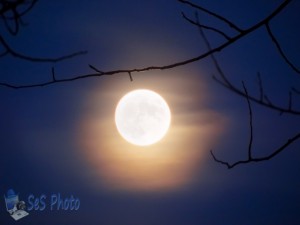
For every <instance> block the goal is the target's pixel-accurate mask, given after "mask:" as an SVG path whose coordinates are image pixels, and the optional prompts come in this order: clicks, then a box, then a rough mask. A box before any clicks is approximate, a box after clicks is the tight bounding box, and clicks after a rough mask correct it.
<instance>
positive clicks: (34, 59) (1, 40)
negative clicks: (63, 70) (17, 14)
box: [0, 35, 87, 63]
mask: <svg viewBox="0 0 300 225" xmlns="http://www.w3.org/2000/svg"><path fill="white" fill-rule="evenodd" d="M0 44H2V46H3V47H4V48H5V49H6V52H5V55H7V54H10V55H11V56H13V57H15V58H19V59H23V60H27V61H31V62H45V63H49V62H53V63H55V62H59V61H63V60H66V59H71V58H73V57H76V56H79V55H84V54H86V53H87V51H79V52H74V53H72V54H69V55H64V56H60V57H57V58H40V57H32V56H26V55H23V54H21V53H18V52H16V51H15V50H13V49H12V48H11V47H10V46H9V45H8V44H7V43H6V41H5V40H4V38H3V37H2V36H1V35H0Z"/></svg>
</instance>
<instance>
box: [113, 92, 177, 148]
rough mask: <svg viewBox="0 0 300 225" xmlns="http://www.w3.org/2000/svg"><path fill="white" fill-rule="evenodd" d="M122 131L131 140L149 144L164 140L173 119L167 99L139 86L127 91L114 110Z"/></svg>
mask: <svg viewBox="0 0 300 225" xmlns="http://www.w3.org/2000/svg"><path fill="white" fill-rule="evenodd" d="M115 122H116V126H117V130H118V131H119V133H120V135H121V136H122V137H123V138H124V139H125V140H126V141H128V142H129V143H131V144H134V145H140V146H146V145H151V144H154V143H156V142H158V141H159V140H161V139H162V138H163V137H164V136H165V135H166V133H167V131H168V129H169V126H170V123H171V112H170V109H169V106H168V104H167V103H166V101H165V100H164V99H163V98H162V97H161V96H160V95H159V94H157V93H156V92H154V91H150V90H146V89H140V90H134V91H131V92H129V93H127V94H126V95H124V96H123V97H122V98H121V100H120V101H119V103H118V105H117V107H116V111H115Z"/></svg>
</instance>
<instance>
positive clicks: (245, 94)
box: [195, 13, 300, 169]
mask: <svg viewBox="0 0 300 225" xmlns="http://www.w3.org/2000/svg"><path fill="white" fill-rule="evenodd" d="M195 17H196V18H195V24H196V25H197V27H198V28H199V32H200V35H201V37H202V38H203V40H204V43H205V44H206V46H207V48H208V50H211V44H210V42H209V40H208V38H207V37H206V35H205V33H204V31H203V28H204V27H203V26H202V25H201V23H200V22H199V17H198V14H197V13H196V14H195ZM210 56H211V59H212V61H213V64H214V65H215V67H216V69H217V71H218V73H219V74H220V77H221V79H222V80H220V79H217V78H216V77H215V76H214V79H215V80H216V81H218V82H219V83H220V84H222V85H223V86H225V87H226V88H228V89H229V90H231V91H233V92H234V93H236V94H239V95H241V96H243V97H244V98H246V100H247V104H248V111H249V127H250V136H249V144H248V157H247V159H246V160H239V161H236V162H234V163H232V164H231V163H229V162H227V161H223V160H220V159H218V158H217V157H216V156H215V154H214V153H213V151H212V150H211V151H210V153H211V155H212V157H213V159H214V161H216V162H217V163H220V164H223V165H226V166H227V168H228V169H232V168H234V167H236V166H238V165H240V164H248V163H253V162H261V161H267V160H270V159H272V158H273V157H275V156H276V155H278V154H279V153H281V152H282V151H284V150H285V149H286V148H287V147H288V146H289V145H291V144H292V143H294V142H295V141H297V140H298V139H300V132H299V133H297V134H296V135H295V136H293V137H292V138H290V139H288V140H287V141H286V142H285V143H284V144H283V145H281V146H280V147H278V148H277V149H275V150H274V151H273V152H272V153H271V154H269V155H267V156H264V157H253V156H252V146H253V114H252V107H251V102H250V100H252V101H254V102H257V103H259V104H261V105H263V106H266V107H268V108H270V109H275V110H278V109H277V108H276V107H274V105H273V104H272V103H271V102H270V100H269V99H268V97H267V96H266V95H264V90H263V84H262V80H261V77H260V74H259V73H258V81H259V90H260V98H259V99H257V98H255V97H252V96H249V94H248V90H247V88H246V85H245V83H244V82H243V81H242V85H243V91H242V90H241V89H239V88H237V87H236V86H234V85H233V84H232V83H231V82H230V81H229V80H228V79H227V77H226V75H225V73H224V72H223V70H222V68H221V67H220V65H219V63H218V61H217V59H216V57H215V56H214V54H211V55H210ZM264 98H265V99H266V100H267V102H265V101H264ZM282 110H283V111H284V112H291V113H292V114H295V115H298V113H297V111H295V112H293V110H292V92H291V91H290V92H289V101H288V108H282ZM283 111H281V113H283Z"/></svg>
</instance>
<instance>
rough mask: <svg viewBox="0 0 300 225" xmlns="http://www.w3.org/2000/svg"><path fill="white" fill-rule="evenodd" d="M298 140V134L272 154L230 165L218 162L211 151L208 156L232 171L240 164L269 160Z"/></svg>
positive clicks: (299, 137) (299, 136) (299, 134)
mask: <svg viewBox="0 0 300 225" xmlns="http://www.w3.org/2000/svg"><path fill="white" fill-rule="evenodd" d="M298 139H300V133H298V134H296V135H295V136H293V137H292V138H290V139H288V140H287V141H286V142H285V143H284V144H283V145H281V146H280V147H279V148H277V149H276V150H275V151H274V152H272V153H271V154H269V155H267V156H264V157H260V158H251V159H247V160H240V161H237V162H235V163H232V164H230V163H229V162H226V161H222V160H219V159H218V158H216V156H215V155H214V153H213V152H212V151H210V154H211V155H212V157H213V159H214V161H216V162H218V163H220V164H223V165H226V166H227V168H228V169H232V168H234V167H236V166H238V165H241V164H248V163H253V162H262V161H267V160H270V159H272V158H274V157H275V156H276V155H278V154H279V153H281V152H282V151H283V150H285V149H287V147H288V146H290V145H291V144H292V143H294V142H295V141H297V140H298Z"/></svg>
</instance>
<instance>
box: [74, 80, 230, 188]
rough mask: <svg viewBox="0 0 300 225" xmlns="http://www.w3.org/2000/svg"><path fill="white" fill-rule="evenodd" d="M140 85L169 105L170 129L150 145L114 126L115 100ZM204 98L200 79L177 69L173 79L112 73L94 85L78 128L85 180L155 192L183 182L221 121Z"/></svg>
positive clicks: (100, 185) (189, 177)
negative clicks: (107, 80) (127, 137)
mask: <svg viewBox="0 0 300 225" xmlns="http://www.w3.org/2000/svg"><path fill="white" fill-rule="evenodd" d="M145 84H147V86H145ZM140 88H146V89H151V90H154V91H155V92H157V93H160V94H161V95H162V96H164V99H165V100H166V102H168V105H169V106H170V108H171V109H172V124H171V126H170V127H169V130H168V134H167V135H166V136H165V137H164V138H162V139H161V140H160V141H159V142H157V143H156V144H153V145H147V146H137V145H133V144H131V143H129V142H128V141H126V140H124V139H123V138H120V134H119V132H118V130H117V129H116V126H115V121H114V120H115V118H114V112H115V107H116V105H117V103H118V102H119V100H120V99H121V97H122V96H123V95H124V93H128V92H129V91H130V90H132V89H140ZM99 90H100V91H99ZM207 98H208V94H207V93H205V86H204V84H203V86H201V84H199V83H195V82H193V81H192V80H188V81H187V80H184V79H183V78H181V76H177V77H176V76H175V75H174V76H173V77H172V85H170V82H169V79H168V78H162V77H159V78H155V76H154V75H153V76H149V79H147V78H144V79H142V80H140V81H139V80H138V79H137V80H135V81H134V82H132V83H131V82H128V80H127V79H126V80H124V79H123V80H122V79H116V80H114V82H113V84H111V86H105V87H100V88H95V90H94V91H92V92H91V93H90V95H89V97H88V99H89V100H88V102H87V105H86V113H85V114H84V117H83V119H82V121H81V123H80V129H78V130H79V132H80V138H79V139H78V141H79V144H80V148H81V154H82V156H83V159H84V160H85V161H86V162H87V163H86V165H88V166H87V171H86V173H87V174H86V177H87V178H89V179H90V182H88V183H90V184H91V185H92V186H93V187H95V188H106V189H107V190H109V191H112V190H118V191H122V190H123V191H135V192H136V191H142V192H144V191H147V192H149V191H150V192H153V191H166V190H172V189H178V188H182V187H184V186H185V184H187V183H189V182H191V181H192V180H193V177H194V174H199V168H201V164H202V163H201V162H202V160H203V156H204V154H207V153H208V152H209V149H211V147H212V143H214V142H216V140H217V139H218V136H219V134H220V132H221V131H222V130H223V127H224V121H225V120H224V118H223V117H222V116H221V115H219V114H218V113H216V112H214V111H212V110H208V109H205V108H203V107H201V104H203V103H204V102H205V101H206V99H207ZM196 171H197V172H196Z"/></svg>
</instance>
